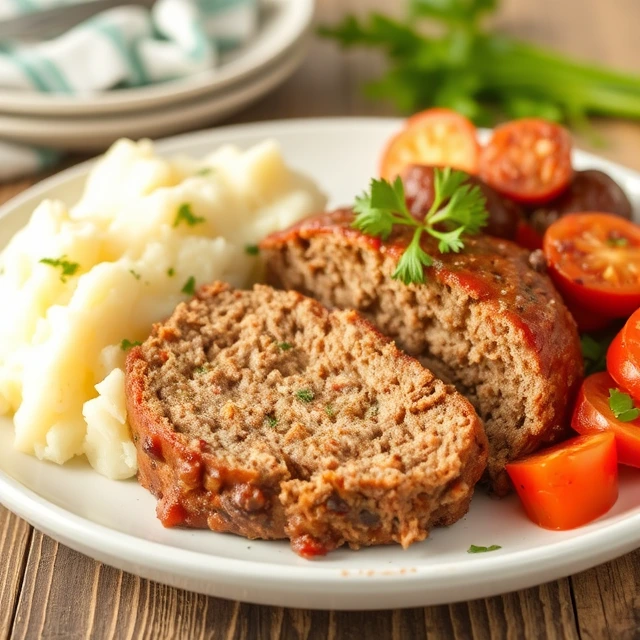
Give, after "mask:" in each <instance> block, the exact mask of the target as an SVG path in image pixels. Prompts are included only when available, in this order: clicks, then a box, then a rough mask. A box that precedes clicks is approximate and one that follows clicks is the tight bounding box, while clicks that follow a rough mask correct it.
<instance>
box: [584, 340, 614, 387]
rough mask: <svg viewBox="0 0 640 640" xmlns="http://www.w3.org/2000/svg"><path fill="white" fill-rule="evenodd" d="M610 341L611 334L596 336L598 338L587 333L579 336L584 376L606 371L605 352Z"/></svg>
mask: <svg viewBox="0 0 640 640" xmlns="http://www.w3.org/2000/svg"><path fill="white" fill-rule="evenodd" d="M612 339H613V335H611V334H606V335H603V336H598V338H595V337H594V336H592V335H590V334H588V333H583V334H582V335H581V336H580V346H581V348H582V357H583V358H584V374H585V376H589V375H591V374H592V373H598V372H599V371H606V370H607V350H608V349H609V345H610V344H611V340H612Z"/></svg>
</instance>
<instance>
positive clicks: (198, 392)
mask: <svg viewBox="0 0 640 640" xmlns="http://www.w3.org/2000/svg"><path fill="white" fill-rule="evenodd" d="M127 406H128V411H129V420H130V423H131V428H132V430H133V434H134V441H135V442H136V447H137V452H138V462H139V476H138V477H139V480H140V482H141V483H142V484H143V485H144V486H145V487H147V488H148V489H150V490H151V491H152V492H153V493H154V495H155V496H156V497H157V498H158V516H159V517H160V519H161V520H162V522H163V523H164V524H165V525H167V526H172V525H184V526H191V527H207V526H208V527H209V528H211V529H213V530H214V531H223V532H232V533H236V534H240V535H243V536H246V537H249V538H265V539H277V538H285V537H288V538H290V539H291V543H292V546H293V548H294V549H295V550H296V551H297V552H298V553H300V554H301V555H304V556H307V557H309V556H313V555H317V554H322V553H325V552H326V551H328V550H331V549H333V548H336V547H338V546H340V545H342V544H345V543H347V544H349V545H350V546H351V547H353V548H358V547H360V546H363V545H374V544H386V543H391V542H399V543H400V544H402V545H403V546H405V547H406V546H407V545H409V544H411V543H412V542H415V541H418V540H422V539H424V538H425V537H426V536H427V534H428V531H429V529H430V527H432V526H434V525H448V524H451V523H453V522H455V521H456V520H458V519H459V518H460V517H462V516H463V515H464V513H465V512H466V511H467V508H468V505H469V501H470V499H471V495H472V493H473V487H474V484H475V483H476V482H477V480H478V479H479V478H480V476H481V475H482V472H483V470H484V467H485V464H486V458H487V442H486V438H485V435H484V431H483V429H482V426H481V423H480V421H479V419H478V417H477V415H476V413H475V411H474V409H473V407H472V406H471V405H470V404H469V402H468V401H467V400H466V399H465V398H463V397H462V396H461V395H460V394H458V393H457V391H456V390H455V388H453V387H452V386H450V385H447V384H445V383H443V382H442V381H440V380H438V379H436V378H435V377H434V376H433V375H432V374H431V373H430V372H429V371H428V370H426V369H425V368H424V367H422V366H421V365H420V363H418V362H417V361H416V360H414V359H413V358H410V357H408V356H406V355H404V354H402V353H401V352H400V351H398V350H397V348H396V347H395V345H394V344H393V343H392V342H391V341H389V340H388V339H386V338H384V337H383V336H381V335H380V334H379V333H378V332H377V331H376V330H375V329H373V327H372V326H371V325H370V324H369V323H368V322H366V321H364V320H363V319H362V318H361V317H360V316H359V315H358V314H357V313H355V312H353V311H334V312H329V311H328V310H327V309H326V308H325V307H323V306H322V305H321V304H320V303H318V302H316V301H314V300H311V299H309V298H305V297H304V296H302V295H300V294H298V293H296V292H283V291H276V290H273V289H271V288H270V287H265V286H256V287H255V288H254V290H253V291H236V290H232V289H230V288H229V287H228V286H226V285H224V284H221V283H216V284H214V285H211V286H208V287H204V288H202V289H201V290H200V291H199V292H198V294H197V296H196V297H195V298H194V299H193V300H192V301H191V302H189V303H185V304H181V305H180V306H178V308H177V309H176V311H175V312H174V314H173V316H172V317H171V318H170V319H169V320H168V321H167V322H166V323H164V324H158V325H156V326H155V327H154V329H153V332H152V335H151V337H150V338H149V339H148V340H147V341H146V342H145V343H144V344H143V345H142V346H141V347H136V348H134V349H132V351H131V352H130V354H129V356H128V358H127Z"/></svg>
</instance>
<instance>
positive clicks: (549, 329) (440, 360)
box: [261, 210, 582, 495]
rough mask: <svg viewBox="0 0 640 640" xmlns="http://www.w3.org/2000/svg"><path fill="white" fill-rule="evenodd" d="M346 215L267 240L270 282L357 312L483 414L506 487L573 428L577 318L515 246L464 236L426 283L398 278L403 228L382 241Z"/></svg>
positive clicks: (496, 479)
mask: <svg viewBox="0 0 640 640" xmlns="http://www.w3.org/2000/svg"><path fill="white" fill-rule="evenodd" d="M352 222H353V214H352V212H351V211H350V210H339V211H336V212H334V213H331V214H323V215H320V216H317V217H314V218H310V219H308V220H306V221H303V222H302V223H300V224H299V225H297V226H295V227H293V228H292V229H290V230H288V231H285V232H281V233H278V234H274V235H272V236H270V237H269V238H267V239H266V240H264V241H263V243H262V245H261V248H262V253H263V255H264V256H265V258H266V261H267V273H268V276H267V277H268V280H269V282H270V283H271V284H274V285H275V286H279V287H281V288H285V289H296V290H298V291H300V292H302V293H304V294H307V295H310V296H313V297H314V298H316V299H318V300H319V301H320V302H322V303H323V304H325V305H327V306H330V307H338V308H351V309H356V310H358V311H359V312H360V313H362V314H363V315H364V317H366V318H367V319H369V320H370V321H371V322H372V323H373V324H374V325H375V326H376V327H377V328H378V329H379V330H380V331H381V332H382V333H384V334H385V335H387V336H390V337H391V338H393V339H394V340H396V342H397V344H398V346H399V347H400V348H401V349H404V350H405V351H406V352H407V353H409V354H410V355H412V356H415V357H417V358H418V359H419V360H420V361H421V362H422V363H423V364H425V365H426V366H427V367H428V368H429V369H431V371H433V372H434V373H435V374H436V375H437V376H439V377H440V378H442V379H444V380H446V381H448V382H451V383H453V384H455V385H456V386H457V388H458V390H459V391H461V392H462V393H463V394H464V395H465V396H466V397H467V398H469V400H470V401H471V402H472V404H473V405H474V406H475V408H476V409H477V411H478V413H479V415H480V417H481V418H482V419H483V421H484V424H485V428H486V432H487V436H488V438H489V446H490V455H489V463H488V467H487V471H488V475H489V478H490V480H491V483H492V486H493V490H494V491H495V493H497V494H498V495H504V494H505V493H507V492H508V491H509V489H510V485H509V480H508V477H507V474H506V472H505V463H507V462H508V461H510V460H513V459H515V458H518V457H520V456H522V455H524V454H527V453H529V452H532V451H534V450H536V449H538V448H540V447H541V446H542V445H544V444H547V443H551V442H553V441H555V440H557V439H559V438H561V437H562V436H563V434H564V433H565V432H566V425H567V417H568V416H567V410H568V407H569V406H570V404H571V397H572V395H573V394H574V392H575V389H576V386H577V384H578V383H579V381H580V378H581V375H582V356H581V353H580V345H579V340H578V335H577V331H576V327H575V323H574V322H573V319H572V318H571V316H570V314H569V312H568V311H567V309H566V308H565V306H564V304H563V302H562V299H561V298H560V296H559V295H558V293H557V292H556V291H555V289H554V287H553V285H552V284H551V281H550V280H549V278H548V277H547V276H546V275H544V274H541V273H539V272H537V271H536V270H535V269H534V268H533V267H532V266H531V264H530V263H529V260H528V257H529V254H528V252H526V251H525V250H522V249H520V248H519V247H517V246H516V245H514V244H512V243H510V242H508V241H504V240H499V239H496V238H491V237H488V236H476V237H473V238H466V239H465V250H464V251H463V252H462V253H460V254H439V252H438V250H437V246H436V241H435V240H434V239H432V238H430V237H428V238H425V239H424V240H423V248H424V249H425V250H426V251H427V252H428V253H429V254H431V255H433V256H436V257H437V260H436V262H435V264H434V266H433V267H431V268H428V269H426V282H425V284H414V285H409V286H407V285H405V284H403V283H402V282H400V281H398V280H393V279H392V278H391V274H392V273H393V271H394V269H395V267H396V264H397V261H398V257H399V255H400V254H401V252H402V251H403V250H404V248H405V247H406V246H407V244H408V242H409V241H410V240H411V233H412V232H411V230H410V229H404V228H399V229H396V230H394V234H393V235H392V236H391V237H390V238H389V240H388V241H387V242H385V243H381V242H380V241H379V240H377V239H374V238H371V237H370V236H366V235H363V234H362V233H360V232H358V231H356V230H355V229H353V228H352V227H351V223H352Z"/></svg>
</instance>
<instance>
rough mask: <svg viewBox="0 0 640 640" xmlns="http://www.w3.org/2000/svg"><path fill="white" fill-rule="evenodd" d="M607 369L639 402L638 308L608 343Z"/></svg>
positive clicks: (639, 333)
mask: <svg viewBox="0 0 640 640" xmlns="http://www.w3.org/2000/svg"><path fill="white" fill-rule="evenodd" d="M607 371H608V372H609V375H611V377H612V378H613V379H614V380H615V381H616V383H617V384H619V385H620V386H621V387H623V388H624V389H626V390H627V391H628V392H629V393H630V394H631V395H632V396H633V397H634V398H635V399H636V400H637V401H638V402H640V309H638V310H637V311H636V312H635V313H634V314H633V315H632V316H631V317H630V318H629V319H628V320H627V322H626V324H625V325H624V327H622V329H621V330H620V332H619V333H618V335H617V336H616V337H615V338H614V339H613V341H612V342H611V344H610V345H609V350H608V351H607Z"/></svg>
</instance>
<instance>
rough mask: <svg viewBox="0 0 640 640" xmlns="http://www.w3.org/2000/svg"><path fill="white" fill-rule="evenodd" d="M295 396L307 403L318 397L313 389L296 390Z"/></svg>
mask: <svg viewBox="0 0 640 640" xmlns="http://www.w3.org/2000/svg"><path fill="white" fill-rule="evenodd" d="M295 396H296V398H298V400H300V402H305V403H307V402H311V401H312V400H313V399H314V398H315V397H316V396H315V394H314V393H313V391H311V389H300V390H299V391H296V393H295Z"/></svg>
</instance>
